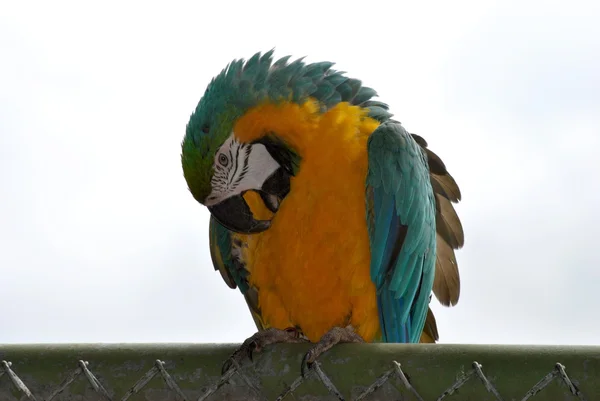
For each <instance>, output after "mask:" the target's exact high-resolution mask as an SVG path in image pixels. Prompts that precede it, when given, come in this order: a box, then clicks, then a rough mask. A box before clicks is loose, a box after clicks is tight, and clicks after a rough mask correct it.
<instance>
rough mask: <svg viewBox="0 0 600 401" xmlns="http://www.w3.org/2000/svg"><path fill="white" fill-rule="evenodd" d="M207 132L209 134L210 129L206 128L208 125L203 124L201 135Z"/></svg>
mask: <svg viewBox="0 0 600 401" xmlns="http://www.w3.org/2000/svg"><path fill="white" fill-rule="evenodd" d="M209 132H210V127H209V126H208V124H204V125H203V126H202V133H204V134H208V133H209Z"/></svg>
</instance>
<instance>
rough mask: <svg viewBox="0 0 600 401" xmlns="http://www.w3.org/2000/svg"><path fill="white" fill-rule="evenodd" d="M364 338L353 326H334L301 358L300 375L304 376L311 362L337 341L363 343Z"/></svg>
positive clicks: (337, 342)
mask: <svg viewBox="0 0 600 401" xmlns="http://www.w3.org/2000/svg"><path fill="white" fill-rule="evenodd" d="M364 342H365V340H363V338H362V337H361V336H359V335H358V334H356V333H355V332H354V327H352V326H346V327H334V328H333V329H331V330H329V331H328V332H327V333H325V334H324V335H323V337H321V339H320V340H319V342H318V343H317V344H315V345H314V346H313V347H312V348H311V349H310V350H308V352H307V353H306V355H304V358H303V359H302V366H301V369H300V371H301V372H302V377H306V375H307V374H308V371H309V369H310V368H311V367H312V364H313V363H315V361H316V360H317V358H318V357H320V356H321V355H323V354H324V353H325V352H327V351H328V350H329V349H331V347H333V346H334V345H336V344H339V343H364Z"/></svg>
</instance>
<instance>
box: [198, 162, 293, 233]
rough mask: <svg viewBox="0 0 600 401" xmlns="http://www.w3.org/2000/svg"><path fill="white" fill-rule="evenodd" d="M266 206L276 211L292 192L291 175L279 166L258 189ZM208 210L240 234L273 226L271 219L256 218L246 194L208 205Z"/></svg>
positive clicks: (223, 224)
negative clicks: (245, 197) (245, 196)
mask: <svg viewBox="0 0 600 401" xmlns="http://www.w3.org/2000/svg"><path fill="white" fill-rule="evenodd" d="M256 190H257V192H258V193H259V194H260V196H261V198H262V200H263V202H264V203H265V206H266V207H267V208H268V209H269V210H271V211H272V212H273V213H276V212H277V210H278V209H279V205H280V204H281V201H282V200H283V199H284V198H285V197H286V195H287V194H288V193H289V192H290V175H289V174H288V173H287V172H286V171H285V170H284V169H282V168H278V169H277V170H276V171H275V172H274V173H273V174H272V175H271V176H270V177H269V178H267V179H266V180H265V182H264V183H263V185H262V186H261V188H257V189H256ZM208 210H209V211H210V213H211V214H212V215H213V217H214V218H215V219H216V220H217V221H218V222H219V223H221V225H222V226H223V227H225V228H227V229H228V230H230V231H233V232H236V233H240V234H256V233H260V232H263V231H266V230H268V229H269V227H271V221H270V220H256V219H255V218H254V216H253V214H252V211H251V210H250V207H249V206H248V204H247V203H246V200H245V199H244V194H243V193H241V194H238V195H234V196H231V197H229V198H227V199H225V200H223V201H222V202H219V203H217V204H215V205H212V206H208Z"/></svg>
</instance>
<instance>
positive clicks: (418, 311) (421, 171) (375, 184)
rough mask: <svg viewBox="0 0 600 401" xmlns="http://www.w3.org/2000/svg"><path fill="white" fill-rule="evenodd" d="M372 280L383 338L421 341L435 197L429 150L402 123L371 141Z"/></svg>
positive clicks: (391, 125)
mask: <svg viewBox="0 0 600 401" xmlns="http://www.w3.org/2000/svg"><path fill="white" fill-rule="evenodd" d="M368 154H369V171H368V177H367V198H366V199H367V221H368V223H369V233H370V243H371V279H372V280H373V282H374V283H375V285H376V287H377V301H378V307H379V316H380V324H381V330H382V340H383V341H384V342H418V341H419V340H420V338H421V334H422V332H423V328H424V326H425V321H426V316H427V313H428V310H429V307H428V305H429V296H430V295H429V294H430V293H431V289H432V286H433V281H434V273H435V271H434V269H435V260H436V259H435V258H436V246H435V241H436V237H435V215H436V209H435V199H434V193H433V190H432V187H431V183H430V179H429V170H428V167H427V162H426V156H425V152H424V151H423V150H422V148H421V147H420V146H419V144H418V143H417V142H416V141H415V140H414V139H413V138H412V137H411V136H410V135H409V134H408V133H407V132H406V131H405V130H404V128H402V126H401V125H400V124H399V123H397V122H387V123H383V124H381V125H380V126H379V127H378V128H377V129H376V130H375V131H374V132H373V134H371V136H370V138H369V141H368Z"/></svg>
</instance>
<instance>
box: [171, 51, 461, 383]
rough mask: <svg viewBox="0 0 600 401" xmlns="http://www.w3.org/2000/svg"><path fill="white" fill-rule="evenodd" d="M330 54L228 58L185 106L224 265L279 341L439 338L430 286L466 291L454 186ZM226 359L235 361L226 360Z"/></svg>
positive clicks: (189, 173)
mask: <svg viewBox="0 0 600 401" xmlns="http://www.w3.org/2000/svg"><path fill="white" fill-rule="evenodd" d="M332 66H333V63H330V62H321V63H313V64H306V63H304V62H303V61H302V59H300V60H296V61H293V62H289V57H284V58H282V59H279V60H277V61H275V62H273V60H272V51H269V52H267V53H265V54H264V55H261V54H260V53H258V54H255V55H254V56H252V57H251V58H250V59H249V60H248V61H244V60H235V61H233V62H231V63H230V64H229V65H228V66H227V67H226V68H225V69H224V70H223V71H222V72H221V73H220V74H219V75H218V76H217V77H215V78H214V79H213V80H212V81H211V82H210V84H209V85H208V88H207V89H206V91H205V93H204V96H203V97H202V98H201V99H200V102H199V103H198V106H197V107H196V110H195V111H194V113H193V114H192V115H191V117H190V120H189V123H188V125H187V128H186V134H185V137H184V140H183V143H182V156H181V160H182V166H183V173H184V176H185V179H186V181H187V184H188V186H189V189H190V191H191V193H192V195H193V196H194V198H195V199H196V200H197V201H198V202H200V203H201V204H203V205H205V206H207V207H208V209H209V211H210V213H211V220H210V249H211V255H212V259H213V263H214V266H215V269H216V270H219V271H220V273H221V275H222V277H223V279H224V280H225V282H226V283H227V284H228V285H229V286H230V287H231V288H236V287H237V288H239V289H240V291H241V292H242V294H243V295H244V297H245V299H246V302H247V304H248V306H249V308H250V311H251V313H252V316H253V318H254V321H255V322H256V326H257V328H258V330H259V332H258V333H256V334H255V335H254V336H252V337H250V338H249V339H248V340H246V341H245V342H244V344H243V345H242V347H241V348H240V349H239V350H238V351H236V353H235V354H234V355H233V356H232V358H234V359H235V358H237V359H239V360H241V358H243V357H245V356H246V355H248V354H250V356H251V353H252V352H253V351H256V350H258V349H260V348H262V347H264V346H266V345H268V344H272V343H276V342H302V341H310V342H313V343H316V344H315V345H314V346H313V347H312V348H311V350H310V351H309V352H308V353H307V354H306V357H305V359H304V362H303V366H302V367H303V372H305V368H306V367H309V366H310V364H312V363H313V362H314V360H315V359H316V358H317V357H318V356H319V355H320V354H322V353H323V352H325V351H326V350H327V349H329V348H331V347H332V346H333V345H334V344H336V343H339V342H363V341H364V342H373V341H380V342H397V343H416V342H419V341H421V342H435V341H436V340H437V339H438V335H437V328H436V324H435V318H434V317H433V314H432V313H431V310H430V309H429V301H430V298H431V292H432V291H433V293H434V294H435V295H436V297H437V298H438V300H439V301H440V302H441V303H442V304H444V305H447V306H448V305H454V304H456V302H457V301H458V297H459V291H460V281H459V273H458V267H457V263H456V258H455V255H454V250H455V249H458V248H460V247H462V245H463V243H464V234H463V229H462V226H461V222H460V220H459V218H458V216H457V214H456V212H455V210H454V207H453V205H452V203H455V202H458V201H459V200H460V197H461V195H460V190H459V188H458V186H457V184H456V182H455V181H454V179H453V178H452V176H451V175H450V174H449V173H448V171H447V170H446V167H445V165H444V163H443V162H442V160H441V159H440V158H439V157H438V156H437V155H436V154H435V153H433V152H432V151H431V150H430V149H429V148H428V147H427V142H425V140H424V139H423V138H421V137H420V136H418V135H415V134H409V133H408V132H407V131H406V130H405V129H404V128H403V127H402V125H401V124H400V123H399V122H398V121H395V120H393V119H392V118H391V117H392V114H390V112H389V111H388V106H387V105H386V104H384V103H382V102H379V101H376V100H373V97H375V96H376V92H375V91H374V90H373V89H371V88H368V87H365V86H362V85H361V82H360V81H359V80H356V79H352V78H348V77H346V76H345V75H344V74H343V73H342V72H338V71H335V70H333V69H332V68H331V67H332ZM229 366H231V360H230V361H229V362H228V363H226V364H225V367H224V368H225V369H226V368H227V367H229Z"/></svg>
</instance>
